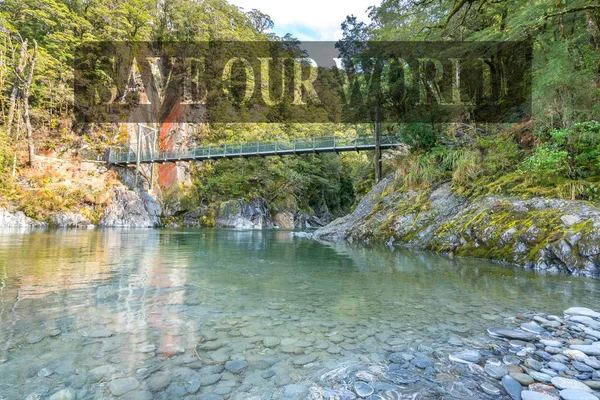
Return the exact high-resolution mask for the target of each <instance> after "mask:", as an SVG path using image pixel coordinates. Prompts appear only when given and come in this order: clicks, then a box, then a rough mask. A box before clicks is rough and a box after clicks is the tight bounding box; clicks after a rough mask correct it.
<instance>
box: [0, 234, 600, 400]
mask: <svg viewBox="0 0 600 400" xmlns="http://www.w3.org/2000/svg"><path fill="white" fill-rule="evenodd" d="M599 283H600V282H598V281H595V280H590V279H583V278H573V277H569V276H557V275H539V274H536V273H534V272H531V271H524V270H520V269H516V268H511V267H503V266H500V265H497V264H493V263H489V262H485V261H480V260H467V259H449V258H447V257H442V256H437V255H434V254H430V253H419V252H409V251H389V250H387V249H364V248H359V247H350V246H347V245H342V244H322V243H319V242H315V241H312V240H308V239H304V238H297V237H293V236H291V235H290V232H286V231H233V230H152V229H147V230H144V229H140V230H122V231H121V230H63V231H41V232H30V233H19V232H14V231H13V232H10V231H3V232H2V233H0V360H1V361H0V399H3V398H4V399H13V398H14V399H18V398H26V397H27V396H28V395H31V394H34V395H35V394H39V395H41V397H42V398H43V397H44V396H48V395H51V394H52V393H54V392H56V391H58V390H60V389H62V388H66V387H72V388H74V389H73V390H74V393H77V394H78V395H80V396H81V398H109V397H110V395H109V393H110V388H109V385H108V382H110V381H111V380H113V379H116V378H120V377H135V378H136V379H137V381H138V383H139V387H137V389H135V390H134V391H133V392H130V393H129V395H132V394H134V393H137V394H138V395H139V396H143V395H144V394H146V395H147V394H148V393H149V392H150V390H151V388H150V387H149V386H148V385H149V383H148V382H149V381H148V380H149V379H150V378H149V376H150V377H151V376H152V372H153V371H154V370H156V369H157V368H162V370H163V371H166V370H168V371H178V374H179V375H177V374H176V373H175V372H173V376H172V377H171V380H170V381H171V386H170V387H167V388H163V389H160V390H157V391H155V393H154V395H155V396H157V397H156V398H160V396H163V397H164V398H170V397H172V393H175V392H174V391H175V390H176V389H177V388H178V386H177V385H180V386H181V385H183V386H186V385H187V384H189V382H190V381H191V380H193V379H196V378H200V377H203V376H206V375H207V374H210V373H213V372H216V371H217V370H219V366H220V365H221V364H223V363H224V362H225V361H226V360H246V361H247V362H249V365H248V367H247V368H246V369H245V370H244V371H243V372H242V373H240V374H232V373H230V372H227V371H221V372H218V373H219V374H221V378H220V381H218V382H216V383H214V384H212V385H206V386H203V387H201V388H200V389H199V391H198V392H197V394H201V393H205V394H208V393H213V392H214V391H215V390H217V391H218V392H221V391H227V388H229V395H230V396H231V398H233V399H236V398H240V399H242V398H243V399H247V398H251V397H252V395H258V396H264V395H265V394H269V396H272V398H283V397H282V396H283V394H282V393H283V390H284V389H285V387H286V385H287V384H291V383H304V384H307V382H313V381H315V380H318V379H319V377H321V376H322V375H323V374H324V373H326V372H327V371H331V370H333V369H335V368H336V367H339V366H340V365H343V364H344V363H347V362H366V363H381V362H383V360H384V359H385V354H386V352H387V351H391V350H393V349H394V348H407V347H415V346H418V345H419V344H421V343H429V342H434V343H446V342H447V341H448V340H449V339H451V338H462V339H464V340H474V341H476V340H477V338H479V337H483V336H485V329H486V328H487V327H490V326H496V325H505V326H506V325H510V324H511V323H514V319H513V318H512V317H513V316H515V315H517V314H520V313H527V312H546V313H561V312H562V311H563V310H564V309H566V308H568V307H570V306H575V305H577V306H586V307H590V308H595V309H598V308H600V284H599ZM266 337H273V338H275V339H276V340H282V339H287V340H286V341H285V343H283V344H279V345H276V346H274V347H265V346H264V342H263V340H264V339H265V338H266ZM208 339H211V340H208ZM212 339H216V340H218V341H219V342H214V341H212ZM208 342H213V343H219V345H220V346H219V347H217V346H216V345H215V346H210V345H208V346H203V344H206V343H208ZM197 345H198V346H199V347H196V346H197ZM194 350H196V351H194ZM305 355H313V356H315V357H314V360H313V361H311V362H309V363H307V364H305V365H298V363H296V362H295V360H297V359H298V358H299V357H302V356H305ZM265 360H267V361H265ZM266 364H267V367H266V368H265V365H266ZM99 366H108V367H109V368H105V370H106V371H105V373H104V374H101V375H102V376H100V377H98V376H96V375H97V374H96V373H95V372H92V371H93V370H94V368H96V367H99ZM44 368H45V369H46V370H45V372H44V371H42V369H44ZM211 369H212V370H211ZM220 369H221V370H222V367H220ZM268 369H272V370H273V371H274V374H275V375H276V376H275V378H271V377H268V378H264V377H263V376H262V375H263V372H264V371H265V370H268ZM48 372H50V373H51V374H50V375H49V376H44V375H47V373H48ZM276 379H279V380H277V381H275V380H276ZM82 382H83V384H82ZM217 388H219V389H217ZM168 390H170V391H171V392H168ZM167 393H171V395H168V394H167ZM86 396H87V397H86ZM278 396H279V397H278ZM33 398H35V397H33ZM139 398H143V397H139Z"/></svg>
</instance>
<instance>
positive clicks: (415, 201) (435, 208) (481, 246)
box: [313, 178, 600, 277]
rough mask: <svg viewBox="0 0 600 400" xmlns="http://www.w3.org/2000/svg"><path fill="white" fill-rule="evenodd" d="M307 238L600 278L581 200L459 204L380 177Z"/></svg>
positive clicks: (595, 214) (596, 230) (594, 236)
mask: <svg viewBox="0 0 600 400" xmlns="http://www.w3.org/2000/svg"><path fill="white" fill-rule="evenodd" d="M313 237H314V238H316V239H319V240H325V241H340V240H345V241H348V242H359V243H365V244H372V243H373V244H374V243H385V244H386V245H388V246H389V247H408V248H413V249H420V250H431V251H435V252H440V253H448V254H450V255H456V256H464V257H474V258H485V259H491V260H495V261H500V262H504V263H510V264H516V265H520V266H523V267H525V268H530V269H536V270H541V271H561V272H567V273H570V274H573V275H579V276H589V277H597V276H599V274H600V208H598V207H597V206H596V205H595V204H592V203H589V202H583V201H570V200H558V199H546V198H532V199H519V198H512V197H503V196H483V197H479V198H466V197H462V196H460V195H458V194H456V193H454V192H453V191H452V190H451V187H450V185H449V184H443V185H441V186H437V187H435V188H431V189H427V190H422V191H400V190H395V188H394V181H393V179H392V178H386V179H384V180H382V181H381V182H380V183H379V184H378V185H377V186H375V188H374V189H373V190H372V191H371V192H370V193H369V194H368V195H366V196H365V197H364V198H363V200H362V201H361V202H360V204H359V205H358V206H357V207H356V209H355V211H354V212H353V213H352V214H350V215H347V216H345V217H342V218H339V219H337V220H335V221H333V222H332V223H331V224H329V225H327V226H325V227H323V228H320V229H319V230H317V231H316V232H315V233H314V235H313Z"/></svg>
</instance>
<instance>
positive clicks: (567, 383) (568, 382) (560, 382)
mask: <svg viewBox="0 0 600 400" xmlns="http://www.w3.org/2000/svg"><path fill="white" fill-rule="evenodd" d="M552 384H553V385H554V386H555V387H557V388H558V389H561V390H562V389H576V390H583V391H584V392H591V391H592V389H590V387H589V386H587V385H586V384H585V383H582V382H579V381H577V380H575V379H569V378H563V377H560V376H556V377H554V378H552Z"/></svg>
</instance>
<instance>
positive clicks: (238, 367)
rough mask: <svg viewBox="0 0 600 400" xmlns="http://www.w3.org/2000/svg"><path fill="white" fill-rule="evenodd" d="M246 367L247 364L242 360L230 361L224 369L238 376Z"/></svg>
mask: <svg viewBox="0 0 600 400" xmlns="http://www.w3.org/2000/svg"><path fill="white" fill-rule="evenodd" d="M247 366H248V362H247V361H244V360H231V361H227V362H226V363H225V369H226V370H227V371H229V372H231V373H232V374H239V373H240V372H242V371H243V370H244V369H245V368H246V367H247Z"/></svg>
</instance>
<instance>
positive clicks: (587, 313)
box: [564, 307, 600, 318]
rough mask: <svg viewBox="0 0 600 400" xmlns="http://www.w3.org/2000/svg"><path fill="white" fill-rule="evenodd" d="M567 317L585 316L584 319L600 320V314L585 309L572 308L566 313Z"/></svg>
mask: <svg viewBox="0 0 600 400" xmlns="http://www.w3.org/2000/svg"><path fill="white" fill-rule="evenodd" d="M564 313H565V314H567V315H583V316H584V317H591V318H600V313H599V312H596V311H594V310H591V309H589V308H585V307H570V308H567V309H566V310H565V311H564Z"/></svg>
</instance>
